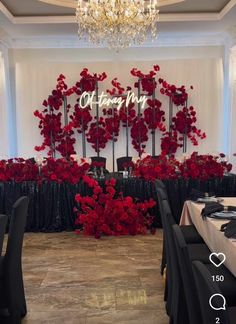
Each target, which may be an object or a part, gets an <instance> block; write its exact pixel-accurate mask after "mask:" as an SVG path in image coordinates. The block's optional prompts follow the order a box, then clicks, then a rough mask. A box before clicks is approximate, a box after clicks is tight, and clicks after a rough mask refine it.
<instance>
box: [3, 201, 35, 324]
mask: <svg viewBox="0 0 236 324" xmlns="http://www.w3.org/2000/svg"><path fill="white" fill-rule="evenodd" d="M28 204H29V199H28V197H21V198H19V199H18V200H17V201H16V203H15V204H14V205H13V210H12V214H11V218H10V226H9V234H8V241H7V247H6V253H5V255H4V256H2V257H1V259H0V308H1V309H7V311H8V314H9V318H10V323H12V324H13V323H14V324H17V323H21V317H24V316H25V315H26V313H27V309H26V301H25V292H24V283H23V275H22V264H21V255H22V245H23V238H24V229H25V224H26V218H27V210H28Z"/></svg>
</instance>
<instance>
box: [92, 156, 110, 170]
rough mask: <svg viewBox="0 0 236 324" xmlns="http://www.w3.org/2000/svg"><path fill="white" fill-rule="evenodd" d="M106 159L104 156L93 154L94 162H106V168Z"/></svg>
mask: <svg viewBox="0 0 236 324" xmlns="http://www.w3.org/2000/svg"><path fill="white" fill-rule="evenodd" d="M106 161H107V159H106V158H105V157H102V156H91V162H92V164H93V163H94V162H98V163H103V164H104V169H105V168H106Z"/></svg>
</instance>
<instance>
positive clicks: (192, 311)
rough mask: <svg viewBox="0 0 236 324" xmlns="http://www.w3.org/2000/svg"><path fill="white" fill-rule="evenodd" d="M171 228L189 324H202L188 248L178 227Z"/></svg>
mask: <svg viewBox="0 0 236 324" xmlns="http://www.w3.org/2000/svg"><path fill="white" fill-rule="evenodd" d="M172 228H173V233H174V240H175V246H176V250H177V256H178V264H179V269H180V273H181V277H182V282H183V286H184V291H185V297H186V301H187V307H188V315H189V324H198V323H202V318H201V313H200V306H199V303H198V297H197V293H196V287H195V282H194V278H193V270H192V263H191V260H190V256H189V252H188V247H187V244H186V242H185V239H184V236H183V234H182V232H181V229H180V227H179V226H178V225H177V224H175V225H173V226H172Z"/></svg>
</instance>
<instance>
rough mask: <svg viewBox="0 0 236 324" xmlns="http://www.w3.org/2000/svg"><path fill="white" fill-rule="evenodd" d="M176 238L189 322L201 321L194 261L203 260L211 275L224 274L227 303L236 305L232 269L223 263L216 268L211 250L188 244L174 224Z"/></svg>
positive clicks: (194, 323)
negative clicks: (193, 269) (210, 257)
mask: <svg viewBox="0 0 236 324" xmlns="http://www.w3.org/2000/svg"><path fill="white" fill-rule="evenodd" d="M172 228H173V233H174V240H175V244H176V249H177V255H178V263H179V268H180V271H181V276H182V281H183V288H184V291H185V297H186V301H187V308H188V315H189V324H197V323H201V316H200V308H199V304H198V297H197V293H196V287H195V283H194V277H193V271H192V261H201V262H203V263H204V264H205V265H206V267H207V269H208V270H209V271H210V273H211V275H220V274H221V275H223V276H224V278H225V280H224V281H223V282H222V283H219V285H220V289H221V290H222V291H223V293H224V295H225V297H226V300H227V303H228V304H229V305H230V306H235V305H236V294H235V292H236V280H235V277H234V276H233V275H232V274H231V273H230V271H229V270H228V269H227V268H226V267H225V266H224V265H221V266H220V267H219V268H216V267H215V266H214V265H213V264H212V263H210V261H209V256H210V254H211V251H210V250H209V249H208V248H207V246H206V245H204V244H186V241H185V240H184V236H183V233H182V231H181V229H180V227H179V226H178V225H173V226H172Z"/></svg>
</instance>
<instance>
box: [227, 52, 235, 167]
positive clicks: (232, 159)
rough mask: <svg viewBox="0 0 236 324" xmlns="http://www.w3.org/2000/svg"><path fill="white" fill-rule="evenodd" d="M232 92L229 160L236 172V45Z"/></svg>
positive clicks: (231, 61)
mask: <svg viewBox="0 0 236 324" xmlns="http://www.w3.org/2000/svg"><path fill="white" fill-rule="evenodd" d="M230 72H231V73H230V90H231V91H230V93H231V100H230V102H231V120H230V123H229V125H228V127H229V128H230V156H229V160H230V162H232V163H233V172H234V173H235V172H236V156H234V154H235V153H236V127H235V120H236V46H235V48H234V49H233V50H232V52H231V56H230Z"/></svg>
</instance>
